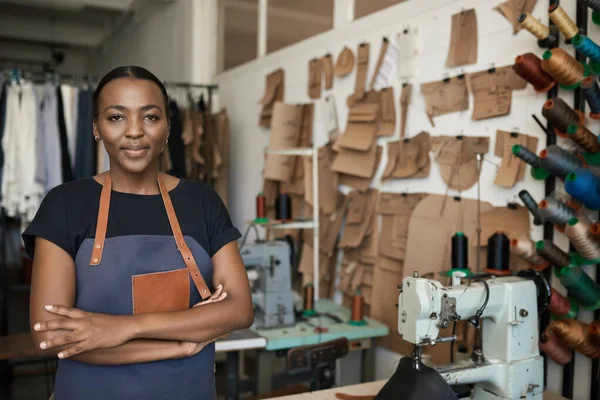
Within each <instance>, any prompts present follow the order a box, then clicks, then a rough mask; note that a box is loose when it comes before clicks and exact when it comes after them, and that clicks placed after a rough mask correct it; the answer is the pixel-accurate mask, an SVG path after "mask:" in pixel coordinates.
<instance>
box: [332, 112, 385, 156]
mask: <svg viewBox="0 0 600 400" xmlns="http://www.w3.org/2000/svg"><path fill="white" fill-rule="evenodd" d="M378 111H379V105H378V104H370V103H358V104H356V105H354V107H352V108H351V109H350V113H349V115H348V124H347V125H346V131H345V132H344V134H343V135H342V136H341V137H340V139H339V140H338V141H337V145H338V146H341V147H345V148H347V149H353V150H361V151H366V150H368V149H370V148H371V147H372V146H373V144H374V143H375V140H376V139H377V115H378Z"/></svg>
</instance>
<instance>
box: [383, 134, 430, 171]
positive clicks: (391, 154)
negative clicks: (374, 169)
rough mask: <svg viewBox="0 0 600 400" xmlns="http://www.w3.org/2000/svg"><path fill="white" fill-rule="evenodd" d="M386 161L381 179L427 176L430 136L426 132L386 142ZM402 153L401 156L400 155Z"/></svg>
mask: <svg viewBox="0 0 600 400" xmlns="http://www.w3.org/2000/svg"><path fill="white" fill-rule="evenodd" d="M387 145H388V163H387V165H386V167H385V170H384V172H383V176H382V179H383V180H387V179H391V178H398V179H401V178H424V177H427V176H429V171H430V169H431V161H430V158H429V151H430V149H431V145H430V137H429V134H428V133H427V132H420V133H419V134H418V135H417V136H415V137H414V138H410V139H404V140H402V141H398V142H388V144H387ZM400 153H402V157H400V156H399V155H400Z"/></svg>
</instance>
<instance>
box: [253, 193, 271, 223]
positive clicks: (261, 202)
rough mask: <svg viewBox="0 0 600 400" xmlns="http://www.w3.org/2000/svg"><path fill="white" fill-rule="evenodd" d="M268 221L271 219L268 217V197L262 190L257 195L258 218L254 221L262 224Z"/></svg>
mask: <svg viewBox="0 0 600 400" xmlns="http://www.w3.org/2000/svg"><path fill="white" fill-rule="evenodd" d="M268 221H269V219H268V218H267V198H266V197H265V195H264V194H263V193H262V192H260V193H259V194H258V195H257V196H256V218H255V219H254V222H256V223H259V224H260V223H265V222H268Z"/></svg>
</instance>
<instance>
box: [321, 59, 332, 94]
mask: <svg viewBox="0 0 600 400" xmlns="http://www.w3.org/2000/svg"><path fill="white" fill-rule="evenodd" d="M320 63H321V71H323V77H324V78H325V89H331V88H332V87H333V61H332V60H331V54H325V55H324V56H323V57H321V60H320Z"/></svg>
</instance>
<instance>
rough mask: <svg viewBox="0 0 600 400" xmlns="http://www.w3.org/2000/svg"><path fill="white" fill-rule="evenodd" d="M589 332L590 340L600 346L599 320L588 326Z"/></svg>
mask: <svg viewBox="0 0 600 400" xmlns="http://www.w3.org/2000/svg"><path fill="white" fill-rule="evenodd" d="M588 332H589V333H590V340H591V341H592V342H593V343H594V344H595V345H596V346H600V320H598V321H594V322H592V323H591V324H590V326H589V327H588Z"/></svg>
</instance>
